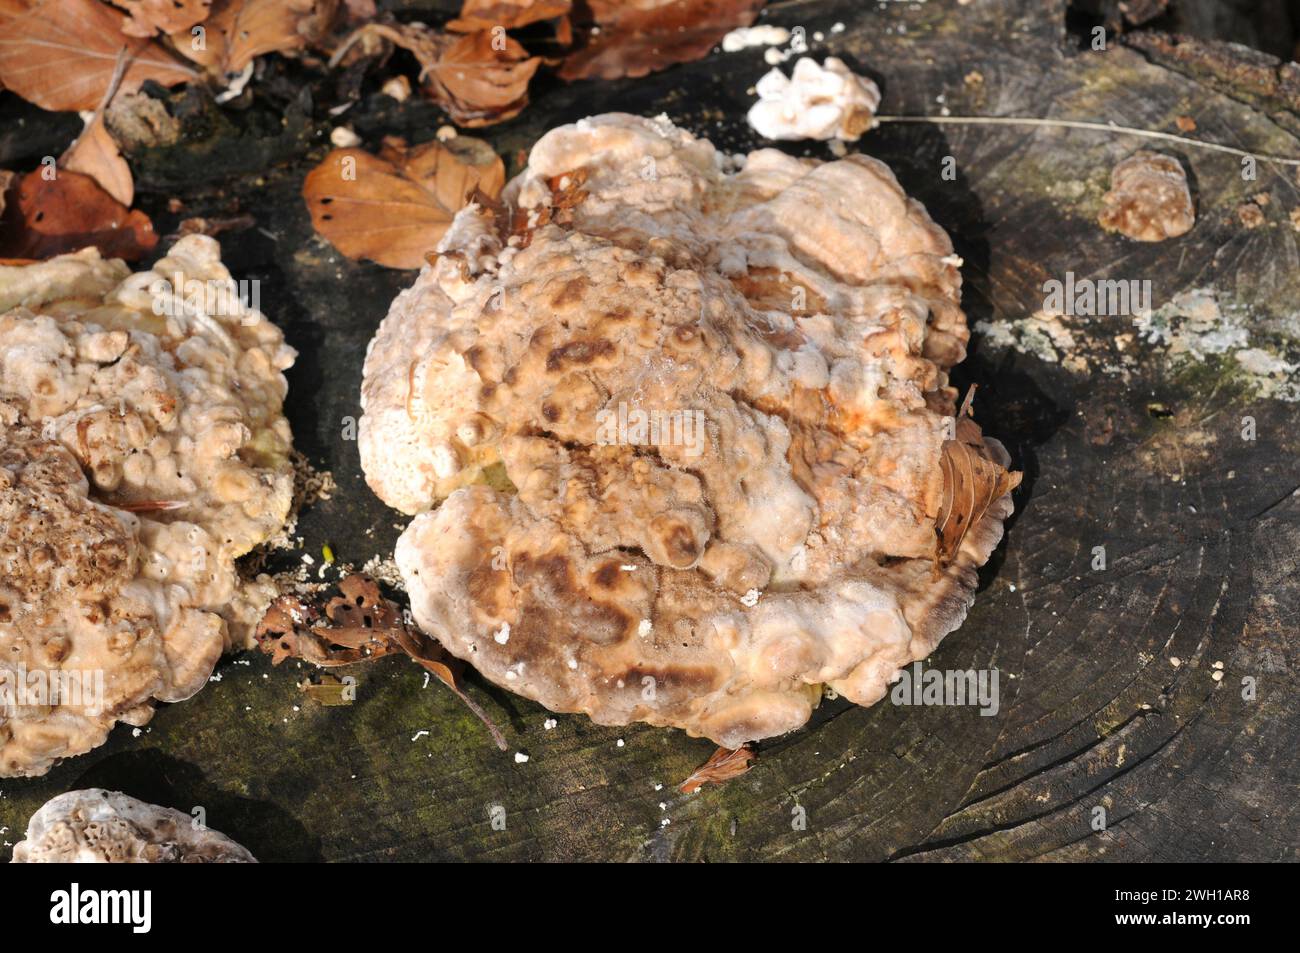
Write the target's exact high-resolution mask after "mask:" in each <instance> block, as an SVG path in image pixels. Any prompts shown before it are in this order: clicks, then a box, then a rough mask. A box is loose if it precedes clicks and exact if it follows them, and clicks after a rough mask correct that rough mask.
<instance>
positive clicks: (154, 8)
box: [112, 0, 212, 37]
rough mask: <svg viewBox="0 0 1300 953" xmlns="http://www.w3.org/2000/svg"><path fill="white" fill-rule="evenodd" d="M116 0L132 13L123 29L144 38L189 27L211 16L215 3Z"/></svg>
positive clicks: (126, 32) (115, 4) (114, 3)
mask: <svg viewBox="0 0 1300 953" xmlns="http://www.w3.org/2000/svg"><path fill="white" fill-rule="evenodd" d="M112 3H113V5H114V6H116V7H121V8H122V9H123V10H125V11H126V12H127V13H128V14H130V19H129V20H127V21H126V23H124V24H123V25H122V32H123V33H124V34H126V35H127V36H143V37H151V36H153V35H154V34H155V33H160V32H161V33H178V32H180V31H182V30H189V28H190V27H192V26H194V24H196V23H202V22H203V20H205V19H206V18H207V16H208V9H209V7H211V6H212V0H112Z"/></svg>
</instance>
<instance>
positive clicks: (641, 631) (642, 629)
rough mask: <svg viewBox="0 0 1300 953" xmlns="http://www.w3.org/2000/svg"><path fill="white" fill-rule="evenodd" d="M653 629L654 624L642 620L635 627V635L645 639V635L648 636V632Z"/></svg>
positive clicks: (647, 620)
mask: <svg viewBox="0 0 1300 953" xmlns="http://www.w3.org/2000/svg"><path fill="white" fill-rule="evenodd" d="M653 628H654V623H652V622H651V621H650V620H649V619H642V620H641V622H640V623H639V624H638V625H637V627H636V634H637V635H639V636H641V637H642V638H645V637H646V636H647V635H649V634H650V630H651V629H653Z"/></svg>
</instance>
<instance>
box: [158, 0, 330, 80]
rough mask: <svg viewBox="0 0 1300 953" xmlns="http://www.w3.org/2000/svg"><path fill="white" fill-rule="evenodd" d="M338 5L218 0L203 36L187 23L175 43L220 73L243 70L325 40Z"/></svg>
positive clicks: (313, 0) (326, 0) (306, 0)
mask: <svg viewBox="0 0 1300 953" xmlns="http://www.w3.org/2000/svg"><path fill="white" fill-rule="evenodd" d="M338 8H339V0H213V3H212V15H211V16H210V17H208V19H207V21H206V22H205V23H204V24H203V33H202V35H201V38H200V37H199V36H195V35H193V34H192V32H191V30H190V29H188V28H187V29H182V30H180V31H177V32H174V33H173V34H172V42H173V43H174V44H175V45H176V48H177V49H178V50H180V51H181V53H182V54H184V55H185V56H187V57H189V58H190V59H192V60H193V61H194V62H196V63H198V64H199V65H200V66H202V67H204V68H205V69H206V70H208V72H210V73H213V74H214V75H216V76H224V75H226V74H229V73H239V72H242V71H243V70H244V69H246V68H247V67H248V65H249V64H250V63H252V62H253V60H254V59H256V58H257V57H259V56H263V55H265V54H267V53H289V52H293V51H296V50H301V49H304V48H305V47H307V46H308V45H310V44H312V43H315V42H317V41H318V40H320V39H322V38H323V37H324V36H325V34H326V33H328V32H329V29H330V27H331V26H332V25H333V22H334V19H335V16H336V14H337V13H338ZM200 39H201V41H202V42H200Z"/></svg>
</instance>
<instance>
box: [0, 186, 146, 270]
mask: <svg viewBox="0 0 1300 953" xmlns="http://www.w3.org/2000/svg"><path fill="white" fill-rule="evenodd" d="M42 171H43V169H37V170H36V171H34V172H29V173H28V174H27V175H25V176H23V177H22V178H21V179H20V180H19V181H18V185H17V187H16V188H15V189H14V190H13V191H12V192H11V193H10V195H9V200H10V202H11V204H10V205H9V206H8V207H7V208H5V212H4V222H3V225H2V226H0V258H33V259H42V258H50V257H52V256H54V255H61V254H63V253H64V252H70V251H76V250H77V249H79V248H85V247H86V246H88V245H93V246H95V247H96V248H98V249H99V251H100V254H102V255H103V256H104V257H105V258H124V259H126V260H127V261H134V260H135V259H137V258H139V257H140V256H141V255H143V254H144V253H145V252H147V251H149V250H151V249H152V248H153V247H154V246H155V245H157V244H158V236H157V235H156V234H155V233H154V230H153V223H152V222H150V221H149V217H148V216H147V215H145V214H144V213H143V212H140V211H132V210H130V209H127V208H126V207H125V206H123V205H122V204H121V203H120V202H118V201H117V200H116V199H114V198H113V197H112V196H111V195H109V194H108V193H107V192H105V191H104V190H103V189H101V188H100V187H99V185H98V184H97V183H96V182H95V180H94V179H92V178H90V177H89V176H86V175H82V174H80V173H79V172H69V171H67V170H60V171H59V172H58V174H57V175H56V176H55V177H54V178H52V179H46V178H45V177H44V176H43V175H42V174H41V173H42Z"/></svg>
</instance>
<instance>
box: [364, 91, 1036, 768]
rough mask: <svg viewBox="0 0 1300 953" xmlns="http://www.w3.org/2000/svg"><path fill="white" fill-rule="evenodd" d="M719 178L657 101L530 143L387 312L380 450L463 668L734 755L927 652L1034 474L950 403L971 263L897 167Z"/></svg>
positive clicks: (442, 634)
mask: <svg viewBox="0 0 1300 953" xmlns="http://www.w3.org/2000/svg"><path fill="white" fill-rule="evenodd" d="M730 166H731V163H729V162H728V160H726V159H725V158H724V157H723V156H721V155H720V154H719V153H718V152H717V151H716V150H715V149H714V147H713V146H712V145H711V144H710V143H709V142H707V141H705V140H702V139H697V138H695V137H693V136H691V135H690V134H688V133H686V132H685V131H683V130H681V129H678V128H677V127H675V126H673V125H672V124H671V123H670V122H668V121H667V120H666V119H657V120H646V119H640V118H635V117H632V116H628V115H622V114H614V115H604V116H597V117H594V118H591V119H587V120H583V121H581V122H578V123H576V124H574V125H569V126H564V127H561V128H558V129H555V130H553V131H552V132H550V133H548V134H547V135H546V136H544V137H543V138H542V139H541V140H540V141H539V142H538V143H537V145H536V146H535V148H534V149H533V151H532V154H531V157H530V159H529V162H528V166H527V168H526V169H525V170H524V172H523V173H522V174H521V175H520V176H519V177H517V178H516V179H515V180H514V181H513V182H511V183H510V184H509V185H508V186H507V188H506V191H505V193H503V200H504V202H505V204H504V205H503V206H502V207H500V208H485V207H480V206H470V207H469V208H467V209H465V210H464V211H462V212H461V213H460V214H459V215H458V216H457V218H456V221H455V222H454V224H453V226H452V228H451V229H450V230H449V231H448V233H447V235H446V236H445V237H444V239H443V241H442V244H441V245H440V247H439V252H440V255H439V257H438V258H437V260H436V262H435V263H434V264H432V265H431V266H430V267H427V268H425V269H424V270H423V271H422V273H421V274H420V276H419V278H418V279H417V280H416V282H415V284H414V285H413V286H412V287H411V288H409V289H408V290H406V291H404V292H403V293H402V294H401V295H399V296H398V298H397V299H396V300H395V301H394V302H393V305H392V308H391V311H390V312H389V315H388V317H387V318H386V319H385V321H384V323H383V325H382V326H381V327H380V329H379V332H378V334H377V335H376V337H375V339H374V341H373V342H372V344H371V347H370V350H369V353H368V355H367V358H366V365H365V379H364V383H363V393H362V400H363V405H364V410H365V415H364V417H363V418H362V420H361V426H360V449H361V456H362V463H363V466H364V468H365V470H366V474H367V478H368V480H369V482H370V484H371V486H372V487H373V488H374V489H375V491H376V492H377V493H378V494H379V495H380V496H381V497H382V498H383V499H384V500H385V501H387V502H388V503H389V504H391V505H392V506H395V507H397V508H398V509H400V510H402V511H403V512H406V513H411V514H419V515H418V516H416V518H415V520H414V521H413V522H412V523H411V525H410V526H409V527H408V528H407V530H406V531H405V533H404V534H403V535H402V537H401V539H400V541H399V543H398V546H397V553H396V559H397V563H398V566H399V567H400V569H401V571H402V575H403V577H404V579H405V582H406V585H407V587H408V590H409V592H410V596H411V601H412V609H413V611H414V614H415V618H416V620H417V621H418V622H419V624H420V625H421V626H422V627H423V628H424V629H425V630H426V631H427V632H429V633H430V634H431V635H433V636H435V637H436V638H438V639H439V640H440V641H441V642H442V643H443V645H445V646H446V647H447V648H448V649H449V650H450V651H451V652H452V653H454V654H455V655H457V656H459V657H460V658H463V659H465V660H467V661H469V662H470V663H471V664H473V665H474V666H475V667H476V668H477V669H478V670H479V671H480V672H482V673H483V674H484V675H485V676H487V677H488V678H489V679H491V680H492V681H494V682H496V683H498V684H500V685H502V686H505V687H507V688H509V689H511V690H513V691H516V692H519V693H520V694H523V695H526V696H528V697H530V698H534V699H536V700H537V701H539V702H541V703H542V704H543V705H545V706H546V707H548V708H550V709H552V710H555V711H572V712H586V713H587V714H588V715H590V716H591V717H592V718H593V719H594V720H595V721H597V722H599V723H602V724H625V723H628V722H631V721H644V722H648V723H651V724H655V725H673V726H677V727H680V728H683V729H685V730H687V731H688V732H690V733H691V734H693V735H702V736H706V737H708V738H711V739H713V740H714V741H716V742H717V743H718V744H721V745H724V746H726V747H731V748H734V747H738V746H739V745H741V744H743V743H744V742H747V741H752V740H756V739H761V738H766V737H770V736H773V735H778V734H782V733H784V732H788V731H790V730H792V729H794V728H798V727H799V726H800V725H802V724H804V722H806V721H807V719H808V717H809V715H810V713H811V712H812V710H813V707H814V706H815V705H816V704H817V703H818V701H819V699H820V698H821V697H822V694H823V692H825V691H827V690H833V691H835V692H838V693H839V694H841V695H844V696H846V697H847V698H849V699H851V700H852V701H854V702H857V703H859V704H864V705H867V704H871V703H873V702H875V701H877V700H879V699H880V698H881V697H883V695H884V694H885V692H886V690H887V686H888V685H889V683H890V680H891V678H893V677H894V675H895V673H896V672H897V671H898V670H899V669H900V668H901V667H902V666H905V665H907V664H909V663H911V662H912V661H914V660H917V659H921V658H924V657H925V656H927V655H928V654H929V653H930V652H931V651H933V649H934V647H935V646H936V645H937V644H938V643H939V640H940V639H942V638H943V637H944V636H945V635H946V634H947V633H948V632H950V631H952V630H953V629H954V628H956V627H957V626H958V625H959V624H960V623H961V621H962V619H963V618H964V616H965V613H966V611H967V608H968V607H969V605H970V603H971V601H972V599H973V594H974V591H975V585H976V573H975V570H976V569H977V568H978V567H979V566H980V565H981V564H983V563H984V562H985V560H987V558H988V557H989V554H990V553H991V551H992V550H993V548H994V547H995V546H996V545H997V543H998V540H999V539H1000V538H1001V535H1002V524H1003V521H1004V520H1005V519H1006V517H1007V516H1008V515H1009V514H1010V512H1011V509H1012V505H1011V499H1010V496H1009V495H1008V493H1009V490H1010V489H1012V488H1013V487H1014V486H1015V485H1016V483H1017V482H1018V477H1019V475H1018V474H1011V473H1008V472H1007V471H1006V469H1004V468H1005V466H1006V465H1007V464H1008V463H1009V459H1008V458H1007V456H1006V454H1005V451H1004V450H1003V449H1002V447H1001V446H1000V445H999V444H998V443H997V442H996V441H993V440H989V439H985V438H983V437H982V436H981V435H980V432H979V428H978V427H976V426H975V424H974V422H973V421H972V420H971V419H970V418H969V417H968V416H966V415H964V414H959V413H958V410H957V406H956V398H957V394H956V391H955V390H954V388H952V387H951V386H949V383H948V371H949V369H950V368H951V367H952V366H953V365H954V364H956V363H958V362H959V361H961V360H962V359H963V357H964V356H965V345H966V341H967V338H968V332H967V328H966V320H965V316H964V314H963V313H962V310H961V305H960V286H961V278H960V274H959V272H958V265H959V264H960V262H959V261H958V260H957V259H956V258H955V257H954V255H953V250H952V245H951V243H950V241H949V239H948V236H947V235H946V234H945V233H944V232H943V230H942V229H940V228H939V227H938V226H937V225H935V223H934V222H933V221H931V219H930V217H929V215H927V214H926V211H925V209H924V208H923V207H922V206H921V205H920V204H919V203H917V202H916V201H914V200H912V199H909V198H908V197H907V196H906V195H905V194H904V192H903V190H902V189H901V188H900V187H899V184H898V182H897V180H896V179H895V178H894V176H893V174H892V173H891V172H890V170H889V169H888V167H886V166H885V165H884V164H883V163H881V162H878V161H876V160H874V159H870V158H867V157H865V156H860V155H855V156H851V157H849V158H847V159H843V160H841V161H837V162H827V163H819V162H816V161H812V160H800V159H795V158H792V157H790V156H788V155H785V154H784V153H781V152H777V151H774V150H770V149H764V150H759V151H757V152H754V153H751V154H750V155H749V157H748V159H747V160H746V161H745V162H744V164H743V168H741V169H740V170H739V171H735V170H733V169H732V168H731V167H730Z"/></svg>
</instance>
